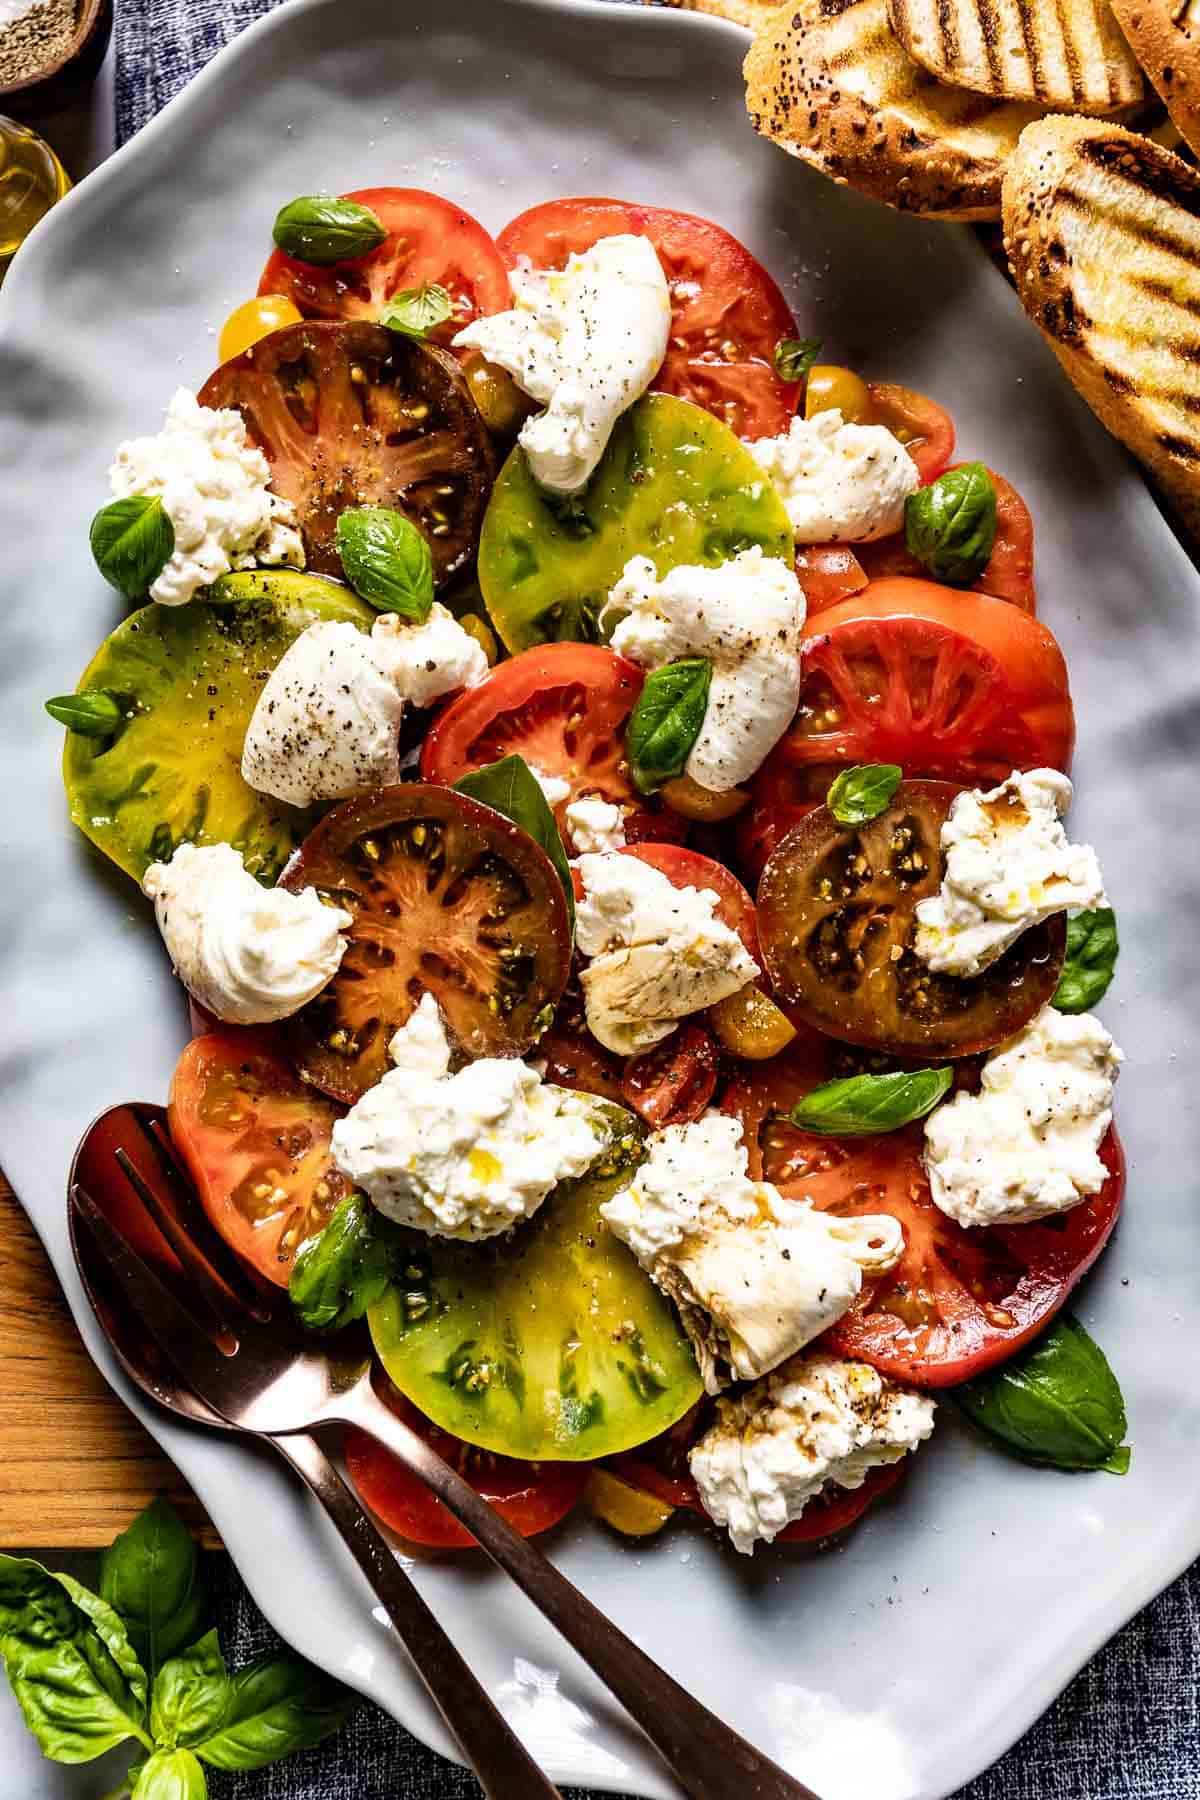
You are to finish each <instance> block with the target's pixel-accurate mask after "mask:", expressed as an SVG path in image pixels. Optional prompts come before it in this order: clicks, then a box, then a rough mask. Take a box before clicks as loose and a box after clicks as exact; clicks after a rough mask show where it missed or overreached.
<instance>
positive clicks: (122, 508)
mask: <svg viewBox="0 0 1200 1800" xmlns="http://www.w3.org/2000/svg"><path fill="white" fill-rule="evenodd" d="M91 544H92V555H93V556H94V557H95V559H96V567H97V568H98V569H99V571H100V573H101V574H102V575H103V577H104V579H105V581H107V582H108V583H109V584H110V585H111V586H112V587H115V588H116V590H117V592H118V593H121V594H124V596H125V598H126V599H127V600H144V599H145V597H146V594H147V592H148V591H149V588H150V586H151V584H152V583H153V582H155V581H157V580H158V578H159V576H160V575H161V574H162V572H163V570H164V569H165V568H166V566H167V564H168V563H169V562H170V560H171V558H172V557H173V556H174V554H175V527H174V525H172V523H171V517H170V514H169V513H168V512H167V509H166V507H165V506H164V505H163V503H162V501H161V500H160V499H158V497H157V496H156V495H150V494H133V495H131V496H130V498H129V499H128V500H112V501H110V502H109V504H108V505H107V506H102V507H101V508H100V511H99V512H98V513H97V514H96V516H95V518H94V519H93V520H92V529H91Z"/></svg>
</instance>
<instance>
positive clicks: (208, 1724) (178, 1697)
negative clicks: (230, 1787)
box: [150, 1631, 233, 1749]
mask: <svg viewBox="0 0 1200 1800" xmlns="http://www.w3.org/2000/svg"><path fill="white" fill-rule="evenodd" d="M232 1703H233V1686H232V1683H231V1682H230V1679H229V1671H228V1670H227V1669H226V1667H225V1658H224V1657H223V1656H222V1655H221V1646H220V1644H219V1643H218V1642H217V1634H216V1632H215V1631H209V1632H206V1633H205V1635H204V1636H203V1637H202V1638H200V1639H199V1641H198V1642H197V1643H195V1644H193V1645H192V1646H191V1648H190V1649H188V1650H184V1651H182V1652H181V1653H180V1655H178V1656H173V1657H171V1659H170V1661H169V1662H165V1663H164V1664H163V1666H162V1668H161V1669H160V1670H159V1672H158V1680H157V1681H156V1682H155V1683H154V1691H153V1693H152V1694H151V1697H150V1733H151V1736H152V1737H153V1738H154V1741H155V1743H156V1744H166V1745H167V1746H168V1747H169V1748H171V1749H174V1748H175V1746H176V1745H178V1744H182V1745H183V1746H184V1747H185V1748H190V1747H191V1746H192V1745H193V1744H199V1743H202V1742H203V1740H204V1739H205V1738H210V1737H213V1736H214V1735H215V1734H216V1733H217V1732H218V1731H220V1729H221V1727H222V1725H223V1724H224V1723H225V1719H226V1716H227V1714H228V1712H229V1708H230V1706H231V1705H232Z"/></svg>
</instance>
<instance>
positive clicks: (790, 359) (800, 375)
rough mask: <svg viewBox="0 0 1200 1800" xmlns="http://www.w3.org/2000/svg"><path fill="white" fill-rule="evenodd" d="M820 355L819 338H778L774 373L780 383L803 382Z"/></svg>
mask: <svg viewBox="0 0 1200 1800" xmlns="http://www.w3.org/2000/svg"><path fill="white" fill-rule="evenodd" d="M820 354H821V340H820V338H780V340H779V342H778V343H777V344H776V346H775V358H774V361H775V373H776V374H777V375H778V376H779V378H780V380H782V381H803V380H804V379H805V378H806V376H807V375H808V372H809V370H810V369H811V368H812V366H813V364H814V363H815V362H816V360H817V358H818V356H820Z"/></svg>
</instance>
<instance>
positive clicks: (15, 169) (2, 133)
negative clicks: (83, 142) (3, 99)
mask: <svg viewBox="0 0 1200 1800" xmlns="http://www.w3.org/2000/svg"><path fill="white" fill-rule="evenodd" d="M70 185H71V181H70V177H69V176H68V175H67V172H66V170H65V169H64V168H63V166H62V164H61V163H60V162H59V160H58V158H57V156H55V154H54V152H53V150H52V149H51V148H50V146H49V144H47V143H46V142H45V141H44V140H43V139H42V138H40V137H38V136H37V134H36V133H35V132H32V131H30V130H28V129H27V128H26V127H25V126H24V125H18V124H17V123H16V121H15V120H14V119H6V118H4V117H3V116H2V115H0V281H2V280H3V279H4V271H5V270H6V269H7V267H8V265H9V263H10V261H11V260H12V257H13V254H14V252H15V251H17V250H19V249H20V247H21V245H22V244H23V243H24V241H25V239H26V238H27V237H28V236H29V233H30V232H31V231H32V230H33V228H34V226H35V225H36V224H37V222H38V220H39V219H40V218H41V217H42V215H43V214H44V213H48V212H49V210H50V208H51V207H52V206H53V205H54V204H55V202H56V201H58V200H61V199H62V197H63V195H64V194H65V193H66V191H67V189H68V188H69V187H70Z"/></svg>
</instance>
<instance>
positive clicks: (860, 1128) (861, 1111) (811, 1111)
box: [791, 1066, 954, 1137]
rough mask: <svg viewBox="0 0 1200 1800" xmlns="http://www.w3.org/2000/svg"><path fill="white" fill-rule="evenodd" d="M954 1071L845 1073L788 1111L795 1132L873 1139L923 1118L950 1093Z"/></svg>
mask: <svg viewBox="0 0 1200 1800" xmlns="http://www.w3.org/2000/svg"><path fill="white" fill-rule="evenodd" d="M953 1081H954V1070H953V1069H951V1068H950V1067H948V1066H947V1067H945V1068H941V1069H913V1070H911V1071H910V1070H904V1069H897V1070H894V1071H893V1072H892V1073H891V1074H888V1075H848V1076H845V1077H844V1078H843V1079H842V1080H840V1081H826V1082H824V1083H823V1084H822V1086H821V1087H817V1088H813V1090H812V1092H811V1093H809V1094H805V1096H804V1098H803V1100H797V1102H796V1104H795V1106H793V1108H792V1114H791V1117H792V1124H793V1125H798V1126H799V1128H800V1130H801V1131H816V1132H820V1133H821V1134H822V1135H828V1136H830V1137H875V1136H877V1135H878V1134H879V1133H880V1132H884V1131H899V1129H900V1127H901V1126H902V1125H911V1124H912V1122H913V1120H914V1119H923V1118H924V1117H925V1114H926V1113H928V1112H932V1111H933V1109H934V1107H935V1106H936V1105H937V1103H938V1101H939V1100H941V1099H942V1098H943V1096H944V1095H945V1094H947V1093H948V1092H949V1090H950V1087H951V1084H952V1083H953Z"/></svg>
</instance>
